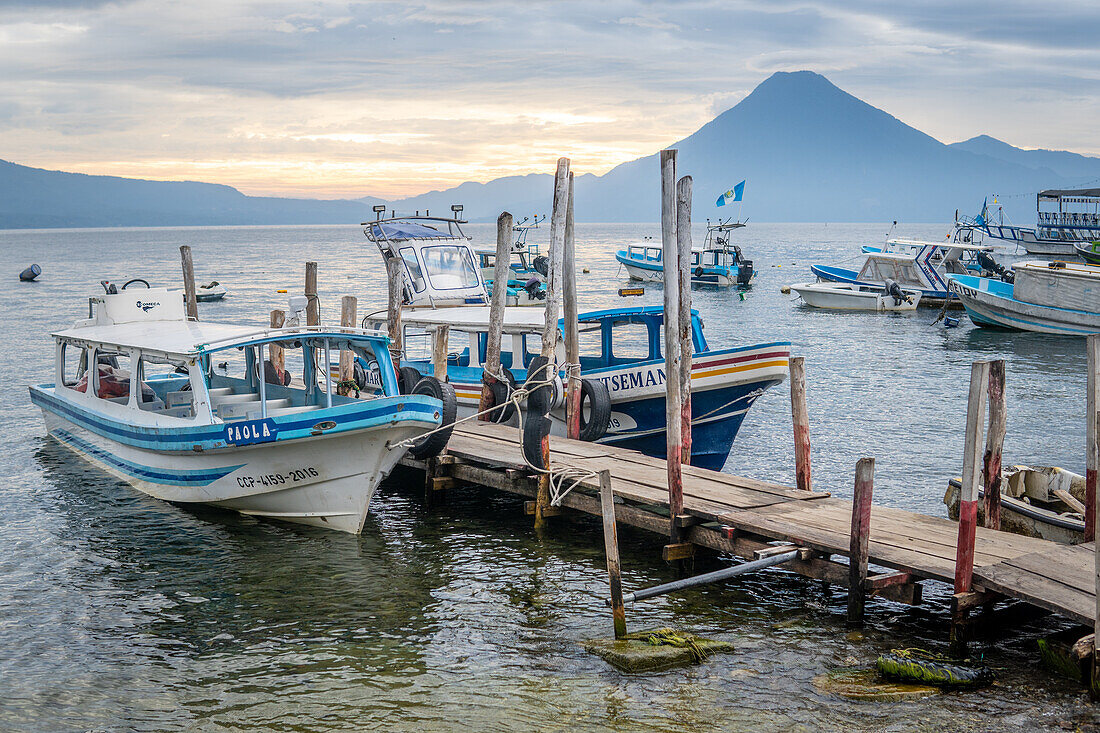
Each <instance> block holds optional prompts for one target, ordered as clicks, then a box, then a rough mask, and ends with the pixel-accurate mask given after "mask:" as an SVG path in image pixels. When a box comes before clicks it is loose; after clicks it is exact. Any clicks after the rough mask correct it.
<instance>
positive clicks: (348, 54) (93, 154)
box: [0, 0, 1100, 198]
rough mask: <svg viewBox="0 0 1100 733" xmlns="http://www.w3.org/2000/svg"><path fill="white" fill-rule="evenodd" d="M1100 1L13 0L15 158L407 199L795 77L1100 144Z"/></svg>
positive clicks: (1087, 146)
mask: <svg viewBox="0 0 1100 733" xmlns="http://www.w3.org/2000/svg"><path fill="white" fill-rule="evenodd" d="M1098 39H1100V2H1095V0H1087V1H1084V2H1043V3H1036V2H1034V0H1028V1H1027V2H1015V1H1014V0H1000V1H998V2H959V1H958V0H953V1H948V0H928V1H927V2H922V1H918V0H914V1H912V2H880V1H875V0H848V1H846V2H835V3H834V2H819V1H815V0H804V1H793V2H788V1H786V0H745V1H740V0H699V1H691V0H688V1H685V2H643V1H639V0H601V1H599V2H592V1H591V0H560V1H559V2H541V1H538V0H523V1H512V2H497V1H496V0H482V1H479V2H475V1H471V0H421V1H417V0H410V1H408V2H397V3H393V2H335V1H331V2H330V1H329V0H315V1H313V2H302V1H291V0H285V1H283V0H263V1H251V0H240V1H234V0H183V1H180V0H172V1H162V0H135V1H133V2H130V1H127V0H118V1H116V2H98V1H96V0H33V1H32V0H14V1H13V0H0V158H2V159H5V160H10V161H13V162H17V163H21V164H24V165H30V166H35V167H42V168H50V169H59V170H68V171H76V172H81V173H96V174H109V175H119V176H127V177H137V178H152V179H161V180H202V181H209V182H214V183H224V184H228V185H231V186H235V187H237V188H239V189H240V190H241V191H243V192H245V193H247V194H251V195H292V196H304V197H312V198H353V197H359V196H366V195H375V196H380V197H383V198H398V197H403V196H408V195H413V194H417V193H422V192H425V191H429V190H433V189H442V188H447V187H449V186H452V185H456V184H458V183H461V182H463V181H470V180H472V181H487V180H491V179H493V178H497V177H500V176H504V175H515V174H523V173H531V172H546V173H551V172H553V170H554V162H555V161H556V159H557V158H558V157H559V156H562V155H566V156H569V157H570V158H571V159H572V162H573V169H574V170H575V171H578V172H592V173H597V174H601V173H604V172H606V171H607V170H609V169H611V168H612V167H614V166H615V165H617V164H618V163H622V162H625V161H628V160H633V159H635V158H638V157H641V156H643V155H648V154H650V153H652V152H654V151H656V150H659V149H661V148H662V147H666V146H667V145H669V144H670V143H672V142H674V141H676V140H679V139H681V138H683V137H685V136H687V135H689V134H690V133H692V132H693V131H695V130H696V129H697V128H699V127H700V126H702V125H703V124H705V123H706V122H708V121H709V120H710V119H712V118H713V117H714V116H716V115H717V114H719V113H720V112H722V111H724V110H725V109H727V108H729V107H731V106H733V105H734V104H736V103H737V102H738V101H739V100H740V99H742V98H743V97H745V96H746V95H747V94H748V93H749V92H751V91H752V89H753V88H754V87H755V86H756V85H757V84H759V83H760V82H761V81H763V80H764V79H766V78H767V77H768V76H769V75H770V74H772V73H774V72H776V71H796V70H800V69H810V70H812V71H816V72H818V73H821V74H824V75H825V76H827V77H828V78H829V79H830V80H831V81H832V82H833V83H834V84H836V85H837V86H839V87H841V88H842V89H844V90H845V91H848V92H849V93H851V94H853V95H855V96H857V97H859V98H861V99H863V100H864V101H866V102H868V103H870V104H872V105H874V106H876V107H880V108H882V109H884V110H886V111H887V112H889V113H890V114H892V115H894V116H895V117H898V118H899V119H901V120H902V121H904V122H906V123H907V124H910V125H912V126H914V127H916V128H918V129H920V130H922V131H924V132H927V133H928V134H930V135H932V136H933V137H935V138H937V139H939V140H941V141H943V142H955V141H958V140H965V139H967V138H970V137H973V136H975V135H979V134H989V135H992V136H993V137H996V138H998V139H1001V140H1004V141H1006V142H1008V143H1011V144H1013V145H1016V146H1018V147H1024V148H1040V147H1041V148H1051V149H1064V150H1072V151H1075V152H1079V153H1082V154H1086V155H1100V125H1097V124H1096V120H1097V119H1100V42H1098Z"/></svg>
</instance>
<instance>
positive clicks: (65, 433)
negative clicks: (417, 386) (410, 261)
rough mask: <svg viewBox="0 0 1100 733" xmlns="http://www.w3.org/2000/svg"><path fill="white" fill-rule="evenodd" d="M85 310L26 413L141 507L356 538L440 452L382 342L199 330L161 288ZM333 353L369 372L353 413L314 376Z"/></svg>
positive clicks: (428, 399) (436, 404) (439, 410)
mask: <svg viewBox="0 0 1100 733" xmlns="http://www.w3.org/2000/svg"><path fill="white" fill-rule="evenodd" d="M112 289H113V288H112ZM89 308H90V317H89V318H88V319H85V320H82V321H79V322H77V323H76V324H75V325H74V326H73V327H72V328H69V329H66V330H63V331H59V332H57V333H55V334H53V338H54V340H55V342H56V358H55V367H54V381H53V382H52V383H47V384H40V385H35V386H32V387H30V399H31V401H32V403H33V404H35V405H36V406H37V407H39V408H40V409H41V410H42V415H43V419H44V421H45V424H46V429H47V431H48V433H49V435H50V436H51V437H52V438H54V439H55V440H57V441H58V442H59V443H61V444H62V445H64V446H66V447H67V448H69V449H71V450H72V451H74V452H75V453H77V454H79V455H81V456H83V457H84V458H86V459H87V460H88V461H90V462H92V463H93V464H95V465H97V466H99V467H100V468H102V469H103V470H104V471H106V472H108V473H110V474H111V475H113V476H115V477H117V478H119V479H121V480H123V481H126V482H128V483H130V484H131V485H133V486H135V487H136V488H138V489H139V490H141V491H143V492H145V493H147V494H149V495H151V496H155V497H157V498H160V499H164V500H167V501H176V502H183V503H193V502H197V503H204V504H211V505H214V506H219V507H224V508H227V509H233V510H236V511H239V512H241V513H244V514H249V515H255V516H262V517H270V518H276V519H281V520H287V521H292V522H298V523H302V524H309V525H313V526H319V527H327V528H331V529H337V530H342V531H345V532H352V533H357V532H359V531H360V530H361V529H362V527H363V523H364V520H365V518H366V515H367V511H368V507H369V504H370V500H371V497H372V496H373V494H374V491H375V490H376V488H377V486H378V483H379V482H380V481H381V479H382V478H383V477H384V476H385V475H386V474H387V473H388V472H389V471H390V470H392V468H393V466H394V465H396V463H397V461H398V460H400V459H401V457H402V456H403V455H404V454H405V452H406V451H407V450H409V449H410V448H411V449H412V450H413V451H416V450H418V448H421V449H432V448H433V447H435V446H438V445H439V444H440V441H441V440H442V442H445V439H446V438H445V431H444V432H441V433H432V435H431V436H430V437H425V436H426V434H428V433H429V432H430V431H433V430H435V429H436V428H438V427H440V425H441V423H442V422H443V420H444V412H445V409H444V404H443V402H442V401H441V400H440V399H438V398H437V397H436V396H433V395H432V394H430V393H429V394H410V395H401V394H399V391H398V386H397V376H396V372H395V369H394V366H393V362H392V361H391V359H390V353H389V349H388V345H389V342H388V339H387V337H386V336H385V335H383V334H380V333H378V332H375V331H364V330H361V329H353V328H325V327H321V326H312V327H304V326H298V325H291V326H289V327H287V328H282V329H257V328H255V327H252V326H239V325H230V324H218V323H205V322H203V323H200V322H197V321H192V320H188V319H187V318H186V316H185V314H184V307H183V297H182V294H181V293H180V292H179V291H172V290H168V289H165V288H152V289H142V290H134V289H129V290H127V289H123V290H122V291H121V292H117V291H116V292H108V293H106V294H104V295H101V296H97V297H93V298H91V300H90V306H89ZM265 350H266V351H267V352H268V354H269V358H267V359H265V358H264V352H265ZM341 351H343V352H347V353H348V354H349V355H353V356H354V357H356V358H358V359H361V360H362V362H363V364H364V365H365V368H364V369H363V370H362V378H361V380H360V381H361V382H363V383H364V391H365V392H366V393H367V394H366V395H363V396H362V399H355V398H353V397H351V396H350V395H347V394H345V391H346V390H345V389H341V388H340V384H339V383H338V379H337V377H336V375H335V374H331V373H330V372H329V370H328V369H326V368H324V367H325V365H326V364H328V363H329V357H330V355H331V354H333V353H338V352H341ZM322 353H323V354H324V356H325V360H324V361H321V360H320V359H319V358H317V356H316V355H318V354H322ZM349 363H350V356H349ZM292 374H293V375H294V376H291V375H292ZM440 436H442V437H440Z"/></svg>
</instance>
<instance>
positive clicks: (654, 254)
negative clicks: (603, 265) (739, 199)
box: [615, 221, 756, 287]
mask: <svg viewBox="0 0 1100 733" xmlns="http://www.w3.org/2000/svg"><path fill="white" fill-rule="evenodd" d="M744 226H745V224H744V222H740V221H720V222H718V223H717V224H711V223H710V222H709V221H708V222H707V238H706V240H705V241H704V242H703V246H702V248H700V249H693V250H692V252H691V283H692V285H715V286H718V287H729V286H731V285H737V286H740V287H747V286H749V285H751V284H752V281H753V279H754V278H755V277H756V271H755V269H754V268H753V264H752V260H747V259H745V257H744V255H743V254H742V253H741V248H740V247H738V246H737V245H734V244H730V240H729V237H730V232H732V231H733V230H734V229H740V228H742V227H744ZM615 259H616V260H617V261H618V262H619V264H621V265H622V266H623V267H624V268H625V269H626V272H627V275H629V276H630V278H631V279H632V280H641V281H642V282H664V279H665V273H664V261H663V251H662V247H661V246H660V245H659V244H658V243H655V242H652V241H646V242H639V243H635V244H630V245H627V248H626V249H625V250H619V251H618V252H616V253H615Z"/></svg>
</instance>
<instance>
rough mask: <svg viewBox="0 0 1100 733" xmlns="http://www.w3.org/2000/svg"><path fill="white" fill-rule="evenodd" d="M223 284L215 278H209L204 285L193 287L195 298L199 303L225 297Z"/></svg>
mask: <svg viewBox="0 0 1100 733" xmlns="http://www.w3.org/2000/svg"><path fill="white" fill-rule="evenodd" d="M225 293H226V290H225V286H224V285H222V284H221V283H219V282H218V281H217V280H211V281H210V282H209V283H207V284H206V285H200V286H198V287H197V288H195V300H197V301H198V302H200V303H211V302H213V301H215V300H221V299H222V298H224V297H225Z"/></svg>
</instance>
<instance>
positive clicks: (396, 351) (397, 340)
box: [386, 252, 405, 369]
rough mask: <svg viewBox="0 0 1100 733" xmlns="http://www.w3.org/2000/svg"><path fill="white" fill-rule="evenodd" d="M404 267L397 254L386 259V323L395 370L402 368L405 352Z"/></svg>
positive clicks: (394, 253) (392, 254)
mask: <svg viewBox="0 0 1100 733" xmlns="http://www.w3.org/2000/svg"><path fill="white" fill-rule="evenodd" d="M402 267H404V265H403V264H402V263H401V258H400V257H398V256H397V253H396V252H393V253H391V254H390V255H389V256H388V257H386V289H387V291H388V301H387V304H386V321H387V323H388V324H389V336H390V358H391V359H393V367H394V369H397V368H398V367H400V366H401V353H402V352H403V351H404V350H405V349H404V341H405V339H404V330H403V329H402V328H401V306H402V302H401V301H402V300H404V287H403V286H404V276H403V273H402V271H401V268H402Z"/></svg>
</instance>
